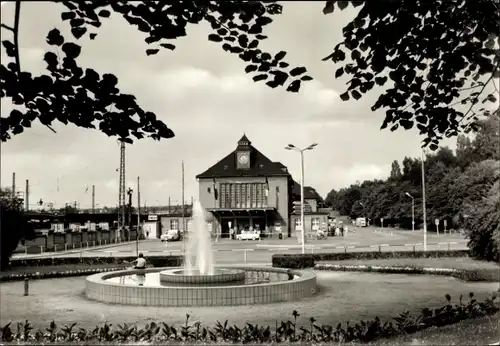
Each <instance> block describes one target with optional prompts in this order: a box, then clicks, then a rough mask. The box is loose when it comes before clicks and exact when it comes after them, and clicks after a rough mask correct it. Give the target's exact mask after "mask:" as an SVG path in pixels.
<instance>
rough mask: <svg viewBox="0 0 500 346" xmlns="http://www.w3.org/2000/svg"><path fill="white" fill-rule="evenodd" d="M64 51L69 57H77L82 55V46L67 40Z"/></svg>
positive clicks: (63, 47)
mask: <svg viewBox="0 0 500 346" xmlns="http://www.w3.org/2000/svg"><path fill="white" fill-rule="evenodd" d="M62 51H63V52H64V53H65V54H66V56H67V57H68V58H71V59H76V58H78V56H79V55H80V53H81V51H82V47H80V46H79V45H77V44H75V43H73V42H66V43H65V44H63V46H62Z"/></svg>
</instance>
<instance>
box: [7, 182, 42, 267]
mask: <svg viewBox="0 0 500 346" xmlns="http://www.w3.org/2000/svg"><path fill="white" fill-rule="evenodd" d="M33 237H34V230H33V228H32V227H30V225H29V224H27V222H26V219H25V218H24V214H23V200H22V199H20V198H18V197H17V196H13V194H12V191H11V190H9V189H3V190H1V189H0V269H4V268H6V267H7V266H8V265H9V258H10V256H12V254H13V253H14V250H15V249H16V247H17V245H18V244H19V241H20V240H21V239H30V238H33Z"/></svg>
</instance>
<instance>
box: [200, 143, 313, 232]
mask: <svg viewBox="0 0 500 346" xmlns="http://www.w3.org/2000/svg"><path fill="white" fill-rule="evenodd" d="M196 179H197V180H198V184H199V201H200V203H201V205H202V206H203V207H204V208H205V210H206V211H207V212H208V213H209V215H211V220H209V224H210V225H211V226H210V227H212V231H214V232H217V233H220V234H221V237H228V236H229V230H230V229H234V230H235V231H236V233H240V232H241V231H242V230H249V229H256V230H260V231H261V233H262V234H263V235H269V236H277V235H278V234H281V235H282V236H288V237H291V236H295V234H294V233H295V232H294V227H292V226H291V215H292V212H293V210H292V209H293V200H294V194H293V189H294V186H295V185H296V183H295V182H294V181H293V179H292V176H291V175H290V173H289V172H288V169H287V168H286V167H285V166H284V165H283V164H281V163H280V162H273V161H271V160H270V159H268V158H267V157H266V156H264V155H263V154H262V153H261V152H260V151H258V150H257V149H256V148H255V147H253V146H252V144H251V142H250V141H249V140H248V138H247V137H246V136H245V135H243V137H242V138H241V139H240V140H239V141H238V145H237V147H236V149H235V150H234V151H233V152H231V153H230V154H229V155H227V156H226V157H224V158H223V159H222V160H220V161H219V162H217V163H216V164H215V165H213V166H212V167H210V168H209V169H207V170H206V171H205V172H203V173H201V174H198V175H197V176H196ZM304 195H305V194H304ZM299 199H300V194H299ZM313 199H314V198H313ZM306 228H307V227H306Z"/></svg>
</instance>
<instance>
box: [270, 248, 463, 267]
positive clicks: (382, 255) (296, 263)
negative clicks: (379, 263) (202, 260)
mask: <svg viewBox="0 0 500 346" xmlns="http://www.w3.org/2000/svg"><path fill="white" fill-rule="evenodd" d="M468 256H469V250H453V251H425V252H424V251H415V252H410V251H394V252H375V251H368V252H332V253H318V254H276V255H273V257H272V263H273V267H277V268H290V269H302V268H312V267H314V265H315V262H316V261H343V260H369V259H389V258H440V257H468Z"/></svg>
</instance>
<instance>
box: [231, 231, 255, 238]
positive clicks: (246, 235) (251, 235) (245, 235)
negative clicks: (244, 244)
mask: <svg viewBox="0 0 500 346" xmlns="http://www.w3.org/2000/svg"><path fill="white" fill-rule="evenodd" d="M236 239H237V240H259V239H260V232H258V231H242V232H241V233H240V234H237V235H236Z"/></svg>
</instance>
